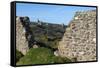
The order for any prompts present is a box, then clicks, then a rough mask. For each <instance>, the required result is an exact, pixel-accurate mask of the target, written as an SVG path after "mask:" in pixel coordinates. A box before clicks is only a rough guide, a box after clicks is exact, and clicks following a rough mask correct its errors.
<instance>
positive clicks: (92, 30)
mask: <svg viewBox="0 0 100 68" xmlns="http://www.w3.org/2000/svg"><path fill="white" fill-rule="evenodd" d="M58 51H59V55H60V56H62V57H68V58H70V59H75V61H94V60H96V10H93V11H85V12H76V14H75V17H74V19H73V20H72V21H71V22H70V24H69V26H68V27H67V28H66V31H65V33H64V36H63V38H62V40H61V41H60V42H59V46H58Z"/></svg>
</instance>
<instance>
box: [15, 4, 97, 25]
mask: <svg viewBox="0 0 100 68" xmlns="http://www.w3.org/2000/svg"><path fill="white" fill-rule="evenodd" d="M93 9H96V8H95V7H82V6H61V5H45V4H31V3H30V4H29V3H17V4H16V16H28V17H29V18H30V21H37V20H38V19H39V20H41V21H44V22H48V23H55V24H65V25H68V23H69V22H70V21H71V20H72V18H73V17H74V15H75V12H77V11H88V10H93Z"/></svg>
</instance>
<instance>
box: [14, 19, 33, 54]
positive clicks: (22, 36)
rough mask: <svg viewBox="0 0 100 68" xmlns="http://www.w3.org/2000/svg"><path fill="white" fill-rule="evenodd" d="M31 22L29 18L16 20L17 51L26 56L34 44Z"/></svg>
mask: <svg viewBox="0 0 100 68" xmlns="http://www.w3.org/2000/svg"><path fill="white" fill-rule="evenodd" d="M29 22H30V20H29V18H28V17H17V18H16V49H17V50H18V51H20V52H21V53H23V54H24V55H25V54H26V53H27V52H28V50H29V48H30V47H31V44H32V43H33V39H32V32H31V29H30V26H29Z"/></svg>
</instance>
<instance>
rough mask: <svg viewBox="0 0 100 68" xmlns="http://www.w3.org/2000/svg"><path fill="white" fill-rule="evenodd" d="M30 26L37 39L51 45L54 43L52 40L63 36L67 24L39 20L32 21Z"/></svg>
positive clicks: (57, 39)
mask: <svg viewBox="0 0 100 68" xmlns="http://www.w3.org/2000/svg"><path fill="white" fill-rule="evenodd" d="M30 27H31V30H32V32H33V36H34V40H35V41H37V42H39V43H43V45H44V44H45V45H47V46H48V45H49V46H50V44H52V43H53V42H52V41H56V42H57V41H59V40H60V39H61V38H62V36H63V34H64V32H65V29H66V27H67V26H66V25H64V24H51V23H47V22H41V21H39V20H38V21H37V22H30ZM51 42H52V43H51Z"/></svg>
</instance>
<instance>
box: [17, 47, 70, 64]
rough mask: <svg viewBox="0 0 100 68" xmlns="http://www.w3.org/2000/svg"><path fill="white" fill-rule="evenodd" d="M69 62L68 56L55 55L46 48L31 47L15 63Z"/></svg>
mask: <svg viewBox="0 0 100 68" xmlns="http://www.w3.org/2000/svg"><path fill="white" fill-rule="evenodd" d="M66 62H71V60H70V59H68V58H66V59H65V58H62V57H56V56H54V54H53V51H51V50H50V49H48V48H44V47H40V48H36V49H34V48H31V49H30V50H29V52H28V53H27V54H26V55H25V56H24V57H22V58H21V59H20V60H19V61H18V62H17V65H29V64H54V63H66Z"/></svg>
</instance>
